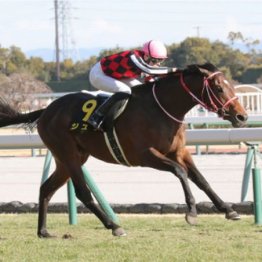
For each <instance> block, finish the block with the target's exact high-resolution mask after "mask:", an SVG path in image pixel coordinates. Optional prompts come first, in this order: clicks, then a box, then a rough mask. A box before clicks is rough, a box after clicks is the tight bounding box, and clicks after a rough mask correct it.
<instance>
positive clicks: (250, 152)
mask: <svg viewBox="0 0 262 262" xmlns="http://www.w3.org/2000/svg"><path fill="white" fill-rule="evenodd" d="M246 145H247V146H248V150H247V155H246V161H245V168H244V175H243V180H242V190H241V202H244V201H245V199H246V197H247V191H248V184H249V179H250V174H251V168H252V160H253V157H254V150H255V148H254V145H251V144H248V143H246Z"/></svg>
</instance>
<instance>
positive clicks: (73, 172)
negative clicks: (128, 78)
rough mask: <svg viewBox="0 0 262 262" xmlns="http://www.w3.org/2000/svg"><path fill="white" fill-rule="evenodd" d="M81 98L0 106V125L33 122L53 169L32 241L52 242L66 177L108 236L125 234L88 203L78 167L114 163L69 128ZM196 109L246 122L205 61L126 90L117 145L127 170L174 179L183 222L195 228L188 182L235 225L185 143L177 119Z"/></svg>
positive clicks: (97, 139)
mask: <svg viewBox="0 0 262 262" xmlns="http://www.w3.org/2000/svg"><path fill="white" fill-rule="evenodd" d="M83 97H85V99H93V98H94V96H93V95H91V94H83V93H81V92H79V93H72V94H68V95H65V96H63V97H60V98H58V99H56V100H55V101H53V102H52V103H51V104H50V105H49V106H47V107H46V108H44V109H40V110H37V111H33V112H29V113H19V112H18V111H17V110H14V109H13V108H11V107H10V106H8V103H4V102H2V103H0V127H3V126H8V125H12V124H22V123H24V124H28V125H30V124H32V123H34V122H35V123H37V130H38V133H39V135H40V137H41V139H42V140H43V142H44V144H45V145H46V147H47V148H48V149H49V150H50V151H51V152H52V154H53V156H54V159H55V163H56V169H55V171H54V172H53V173H52V175H51V176H50V177H49V178H48V179H47V180H46V182H45V183H44V184H43V185H41V188H40V194H39V214H38V229H37V234H38V236H39V237H43V238H47V237H52V235H51V234H49V232H48V231H47V226H46V220H47V208H48V203H49V201H50V199H51V197H52V196H53V194H54V193H55V192H56V191H57V189H59V188H60V187H61V186H62V185H64V184H65V183H66V182H67V180H68V179H69V178H71V179H72V181H73V184H74V187H75V192H76V196H77V198H78V199H79V200H80V201H81V202H82V203H83V204H84V205H85V206H86V207H87V208H88V209H90V211H92V212H93V213H94V214H95V215H96V216H97V217H98V218H99V220H100V221H101V222H102V223H103V224H104V226H105V227H106V228H107V229H111V230H112V234H113V235H115V236H122V235H125V231H124V229H123V228H122V227H121V226H120V225H118V224H116V223H115V222H113V221H112V220H111V219H109V218H108V217H107V216H106V214H105V213H104V212H103V210H102V209H101V208H100V207H99V206H98V205H97V204H95V203H94V200H93V198H92V195H91V193H90V190H89V188H88V187H87V185H86V183H85V180H84V176H83V172H82V169H81V166H82V165H83V164H84V163H85V162H86V161H87V159H88V157H89V156H90V155H92V156H93V157H95V158H98V159H100V160H103V161H105V162H108V163H117V161H116V160H115V158H114V157H113V156H112V154H111V153H110V150H109V149H108V146H107V144H106V142H105V139H104V134H103V132H101V131H96V130H93V129H92V128H91V127H88V128H87V129H86V130H85V131H78V130H77V129H75V130H71V129H70V127H71V126H72V122H73V121H74V118H75V116H76V115H77V114H78V112H79V105H80V104H81V103H82V101H83ZM197 104H200V105H202V106H203V107H205V108H206V109H208V110H209V111H212V112H216V113H217V114H218V116H219V117H221V118H223V119H226V120H229V121H230V122H231V124H232V125H233V126H234V127H243V126H245V124H246V121H247V113H246V111H245V110H244V108H243V107H242V106H241V104H240V103H239V101H238V99H237V97H236V95H235V92H234V88H233V86H232V85H231V84H230V83H229V81H227V80H226V78H225V76H224V74H223V73H222V72H220V71H219V70H218V69H217V68H216V67H215V66H214V65H212V64H209V63H206V64H204V65H190V66H188V67H187V68H185V69H183V70H178V71H177V72H176V73H171V74H168V75H166V76H164V77H162V78H160V79H158V80H157V81H155V82H152V83H151V82H149V83H146V84H143V85H140V86H137V87H134V88H133V89H132V95H131V97H130V98H129V100H128V102H127V105H126V108H125V111H124V112H123V113H122V114H121V115H120V116H119V117H118V118H117V119H116V120H115V126H114V128H115V132H116V134H117V136H118V141H119V144H120V145H121V148H122V151H123V152H124V154H125V157H126V159H127V160H128V163H129V164H130V166H143V167H151V168H154V169H158V170H162V171H169V172H171V173H172V174H174V175H175V176H176V177H177V178H178V179H179V180H180V182H181V184H182V187H183V191H184V194H185V201H186V204H187V206H188V211H187V213H186V216H185V219H186V221H187V222H188V223H189V224H192V225H193V224H196V222H197V209H196V203H195V199H194V197H193V194H192V192H191V189H190V187H189V182H188V178H189V179H190V180H192V181H193V182H194V183H195V184H196V185H197V186H198V187H199V188H200V189H201V190H203V191H204V192H205V193H206V194H207V196H208V197H209V198H210V199H211V200H212V202H213V203H214V205H215V206H216V208H217V209H218V210H219V211H220V212H224V213H225V216H226V218H227V219H232V220H237V219H239V218H240V217H239V215H238V213H237V212H236V211H234V210H233V209H232V207H231V205H230V204H228V203H225V202H224V201H223V200H222V199H221V198H220V197H219V196H218V195H217V194H216V193H215V192H214V191H213V189H212V188H211V187H210V185H209V184H208V182H207V181H206V179H205V178H204V176H203V175H202V174H201V173H200V171H199V170H198V169H197V167H196V165H195V164H194V162H193V159H192V156H191V154H190V152H189V151H188V149H187V148H186V146H185V144H186V141H185V124H184V117H185V115H186V113H187V112H188V111H189V110H190V109H192V108H193V107H194V106H195V105H197Z"/></svg>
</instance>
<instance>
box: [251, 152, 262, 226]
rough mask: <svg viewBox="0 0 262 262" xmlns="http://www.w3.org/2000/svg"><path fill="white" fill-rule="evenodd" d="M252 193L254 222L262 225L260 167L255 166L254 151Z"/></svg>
mask: <svg viewBox="0 0 262 262" xmlns="http://www.w3.org/2000/svg"><path fill="white" fill-rule="evenodd" d="M252 174H253V194H254V215H255V224H257V225H262V192H261V175H260V169H259V168H257V159H256V152H254V168H253V169H252Z"/></svg>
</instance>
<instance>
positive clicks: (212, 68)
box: [183, 63, 219, 74]
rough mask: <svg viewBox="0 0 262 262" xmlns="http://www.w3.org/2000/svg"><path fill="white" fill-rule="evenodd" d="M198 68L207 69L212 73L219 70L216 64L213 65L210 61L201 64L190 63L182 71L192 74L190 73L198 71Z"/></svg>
mask: <svg viewBox="0 0 262 262" xmlns="http://www.w3.org/2000/svg"><path fill="white" fill-rule="evenodd" d="M200 69H204V70H207V71H209V72H211V73H214V72H217V71H219V70H218V68H217V67H216V66H214V65H213V64H211V63H205V64H202V65H199V64H192V65H188V66H187V67H186V68H185V69H184V70H183V72H184V73H188V74H192V73H200V72H201V71H200Z"/></svg>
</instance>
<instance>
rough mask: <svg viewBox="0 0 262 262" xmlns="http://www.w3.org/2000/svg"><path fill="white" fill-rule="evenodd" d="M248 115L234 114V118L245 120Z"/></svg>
mask: <svg viewBox="0 0 262 262" xmlns="http://www.w3.org/2000/svg"><path fill="white" fill-rule="evenodd" d="M247 118H248V116H247V115H236V119H237V120H238V121H240V122H246V121H247Z"/></svg>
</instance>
